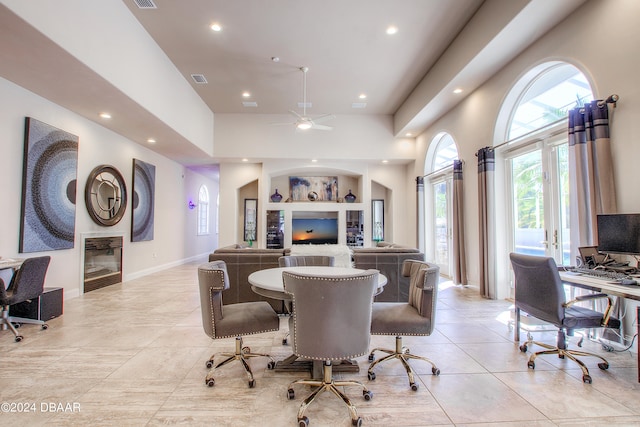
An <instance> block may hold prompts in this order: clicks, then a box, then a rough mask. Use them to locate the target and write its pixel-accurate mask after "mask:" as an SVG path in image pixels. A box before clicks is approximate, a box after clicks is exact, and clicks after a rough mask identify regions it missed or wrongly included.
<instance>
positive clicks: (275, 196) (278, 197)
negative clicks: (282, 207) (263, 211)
mask: <svg viewBox="0 0 640 427" xmlns="http://www.w3.org/2000/svg"><path fill="white" fill-rule="evenodd" d="M280 200H282V194H280V193H278V189H277V188H276V192H275V193H273V194H272V195H271V201H272V202H275V203H278V202H280Z"/></svg>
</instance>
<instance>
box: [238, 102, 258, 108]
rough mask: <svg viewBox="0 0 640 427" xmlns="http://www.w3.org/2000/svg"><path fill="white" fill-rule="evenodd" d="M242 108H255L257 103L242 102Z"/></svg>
mask: <svg viewBox="0 0 640 427" xmlns="http://www.w3.org/2000/svg"><path fill="white" fill-rule="evenodd" d="M242 106H243V107H257V106H258V103H257V102H255V101H243V102H242Z"/></svg>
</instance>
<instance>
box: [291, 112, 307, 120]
mask: <svg viewBox="0 0 640 427" xmlns="http://www.w3.org/2000/svg"><path fill="white" fill-rule="evenodd" d="M289 113H291V114H292V115H293V116H295V117H296V118H297V119H300V120H303V119H304V117H303V116H301V115H300V114H298V113H296V112H295V111H293V110H289Z"/></svg>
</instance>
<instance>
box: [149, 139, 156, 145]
mask: <svg viewBox="0 0 640 427" xmlns="http://www.w3.org/2000/svg"><path fill="white" fill-rule="evenodd" d="M147 142H148V143H149V144H155V143H156V140H155V139H153V138H149V139H147Z"/></svg>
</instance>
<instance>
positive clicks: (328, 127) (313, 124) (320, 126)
mask: <svg viewBox="0 0 640 427" xmlns="http://www.w3.org/2000/svg"><path fill="white" fill-rule="evenodd" d="M311 129H316V130H332V129H333V128H332V127H331V126H326V125H318V124H316V123H313V122H312V123H311Z"/></svg>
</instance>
